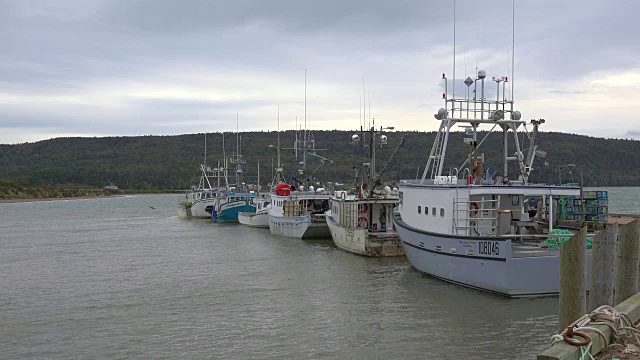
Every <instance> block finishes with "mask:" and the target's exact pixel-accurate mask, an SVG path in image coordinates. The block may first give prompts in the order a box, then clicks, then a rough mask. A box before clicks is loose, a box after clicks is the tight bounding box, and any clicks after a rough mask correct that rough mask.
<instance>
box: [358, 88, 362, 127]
mask: <svg viewBox="0 0 640 360" xmlns="http://www.w3.org/2000/svg"><path fill="white" fill-rule="evenodd" d="M358 110H359V111H360V114H359V116H358V120H359V123H358V125H360V128H362V96H360V106H358Z"/></svg>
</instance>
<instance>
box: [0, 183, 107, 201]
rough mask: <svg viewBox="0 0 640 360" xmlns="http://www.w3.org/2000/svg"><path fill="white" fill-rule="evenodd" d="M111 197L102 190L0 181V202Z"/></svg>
mask: <svg viewBox="0 0 640 360" xmlns="http://www.w3.org/2000/svg"><path fill="white" fill-rule="evenodd" d="M111 195H112V192H109V191H107V190H103V189H78V188H74V189H63V188H58V187H54V186H22V185H18V184H15V183H14V182H12V181H0V200H15V199H56V198H73V197H97V196H111Z"/></svg>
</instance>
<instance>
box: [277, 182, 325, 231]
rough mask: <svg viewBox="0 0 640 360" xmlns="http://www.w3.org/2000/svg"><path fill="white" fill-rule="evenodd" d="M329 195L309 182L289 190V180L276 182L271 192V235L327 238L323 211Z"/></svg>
mask: <svg viewBox="0 0 640 360" xmlns="http://www.w3.org/2000/svg"><path fill="white" fill-rule="evenodd" d="M330 197H331V195H330V194H329V193H328V192H327V191H325V190H324V189H318V191H316V190H315V189H314V188H313V186H310V187H309V188H308V189H307V190H306V191H304V189H303V188H302V187H301V188H300V189H298V190H292V188H291V186H290V185H289V184H283V183H281V184H278V185H277V186H276V190H275V193H274V194H272V195H271V203H270V206H269V209H268V212H269V230H270V231H271V233H272V234H274V235H280V236H285V237H291V238H297V239H328V238H330V237H331V233H330V232H329V227H328V226H327V222H326V219H325V215H324V212H325V211H326V210H328V208H329V198H330Z"/></svg>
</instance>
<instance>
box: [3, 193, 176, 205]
mask: <svg viewBox="0 0 640 360" xmlns="http://www.w3.org/2000/svg"><path fill="white" fill-rule="evenodd" d="M175 194H176V193H171V192H166V193H144V192H141V193H131V194H114V195H108V196H104V195H99V196H67V197H56V198H31V199H0V204H18V203H29V202H46V201H56V200H89V199H114V198H121V197H126V196H137V195H175Z"/></svg>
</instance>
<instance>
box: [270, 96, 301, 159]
mask: <svg viewBox="0 0 640 360" xmlns="http://www.w3.org/2000/svg"><path fill="white" fill-rule="evenodd" d="M297 122H298V120H297V119H296V123H297ZM272 159H273V158H272ZM279 168H280V105H278V169H279Z"/></svg>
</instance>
